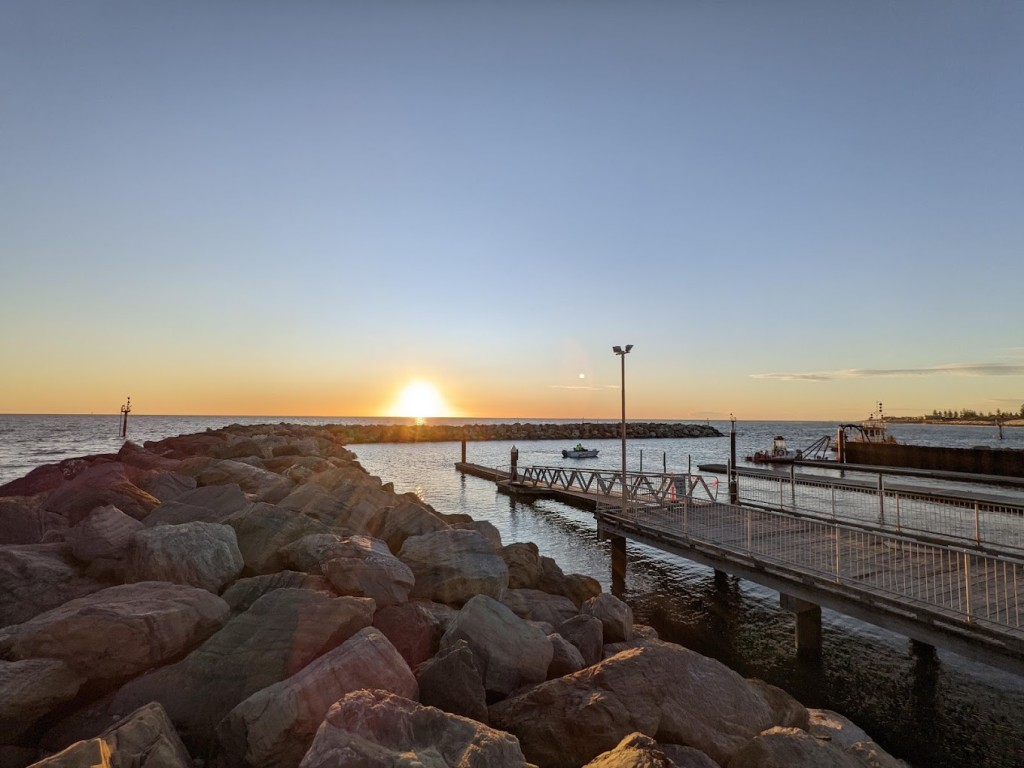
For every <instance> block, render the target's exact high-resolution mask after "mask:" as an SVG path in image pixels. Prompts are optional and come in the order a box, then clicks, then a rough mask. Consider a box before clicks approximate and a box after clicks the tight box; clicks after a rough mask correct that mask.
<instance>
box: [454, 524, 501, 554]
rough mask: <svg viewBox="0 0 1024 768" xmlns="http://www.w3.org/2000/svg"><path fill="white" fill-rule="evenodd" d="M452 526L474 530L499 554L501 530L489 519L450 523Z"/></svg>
mask: <svg viewBox="0 0 1024 768" xmlns="http://www.w3.org/2000/svg"><path fill="white" fill-rule="evenodd" d="M450 525H451V527H452V528H456V529H458V530H462V531H476V532H477V533H479V534H480V535H481V536H483V537H484V538H485V539H487V543H489V544H490V545H491V549H493V550H494V551H495V552H497V553H498V554H499V555H500V554H501V546H502V544H501V532H500V531H499V530H498V529H497V527H496V526H495V525H494V523H492V522H490V521H489V520H469V521H468V522H465V523H451V524H450Z"/></svg>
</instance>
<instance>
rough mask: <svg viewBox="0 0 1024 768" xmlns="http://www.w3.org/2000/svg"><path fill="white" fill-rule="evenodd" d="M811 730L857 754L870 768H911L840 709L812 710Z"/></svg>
mask: <svg viewBox="0 0 1024 768" xmlns="http://www.w3.org/2000/svg"><path fill="white" fill-rule="evenodd" d="M808 713H809V720H810V725H809V727H808V732H809V733H810V734H811V736H813V737H814V738H816V739H819V740H821V741H825V742H828V743H829V744H831V745H832V746H833V747H835V748H836V749H840V750H842V751H843V752H845V753H846V754H849V755H852V756H853V757H856V758H857V759H858V760H859V761H860V762H861V763H862V764H863V765H865V766H870V768H907V764H906V763H905V762H903V761H902V760H898V759H897V758H895V757H893V756H892V755H890V754H889V753H888V752H886V751H885V750H884V749H882V748H881V747H880V746H878V744H876V743H875V741H874V740H873V739H872V738H871V737H870V736H868V734H867V733H865V732H864V730H863V729H862V728H860V727H858V726H857V725H855V724H854V723H853V722H851V721H850V720H849V719H848V718H846V717H843V716H842V715H840V714H839V713H838V712H833V711H831V710H828V709H811V710H808Z"/></svg>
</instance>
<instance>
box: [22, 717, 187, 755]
mask: <svg viewBox="0 0 1024 768" xmlns="http://www.w3.org/2000/svg"><path fill="white" fill-rule="evenodd" d="M43 766H45V768H97V766H101V767H102V768H193V763H192V758H191V757H190V756H189V754H188V750H187V749H185V745H184V744H182V742H181V739H180V738H179V737H178V734H177V733H176V732H175V730H174V726H173V725H172V724H171V721H170V719H169V718H168V717H167V713H166V712H164V710H163V708H162V707H161V706H160V705H159V704H155V703H153V704H146V705H145V706H143V707H140V708H139V709H138V710H136V711H135V712H132V713H131V714H130V715H128V716H127V717H125V718H123V719H121V720H119V721H118V722H116V723H114V725H112V726H110V727H109V728H108V729H107V730H105V731H103V733H101V734H100V735H99V736H97V737H96V738H93V739H86V740H84V741H78V742H75V743H74V744H72V745H71V746H69V747H68V748H67V749H65V750H64V751H62V752H59V753H57V754H55V755H51V756H49V757H47V758H44V759H43V760H40V761H39V762H38V763H33V764H32V768H43Z"/></svg>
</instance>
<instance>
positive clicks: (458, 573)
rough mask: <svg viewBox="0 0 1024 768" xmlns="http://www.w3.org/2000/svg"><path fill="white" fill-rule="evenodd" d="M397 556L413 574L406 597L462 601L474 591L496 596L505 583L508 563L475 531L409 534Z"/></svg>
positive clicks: (453, 602)
mask: <svg viewBox="0 0 1024 768" xmlns="http://www.w3.org/2000/svg"><path fill="white" fill-rule="evenodd" d="M398 557H399V559H400V560H401V561H402V562H404V563H405V564H406V565H408V566H409V568H410V569H411V570H412V572H413V575H414V576H415V578H416V584H415V586H414V587H413V589H412V592H411V593H410V597H414V598H425V599H427V600H434V601H436V602H439V603H448V604H449V605H462V604H463V603H465V602H466V601H467V600H469V599H470V598H471V597H473V596H474V595H488V596H490V597H493V598H495V599H500V598H501V596H502V594H504V592H505V588H506V587H507V586H508V566H506V565H505V561H504V560H502V559H501V557H500V556H499V555H498V554H496V553H495V551H494V549H493V548H492V547H491V545H490V544H489V543H488V542H487V540H486V539H485V538H484V537H483V536H481V535H480V534H479V533H477V532H476V531H458V530H443V531H438V532H436V533H428V534H426V535H423V536H412V537H410V538H408V539H406V541H405V544H403V545H402V550H401V551H400V552H399V554H398Z"/></svg>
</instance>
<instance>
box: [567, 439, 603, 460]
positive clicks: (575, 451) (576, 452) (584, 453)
mask: <svg viewBox="0 0 1024 768" xmlns="http://www.w3.org/2000/svg"><path fill="white" fill-rule="evenodd" d="M597 453H598V452H597V450H595V449H593V448H584V447H583V444H582V443H576V447H575V448H571V449H568V450H565V449H563V450H562V458H563V459H596V458H597Z"/></svg>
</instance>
